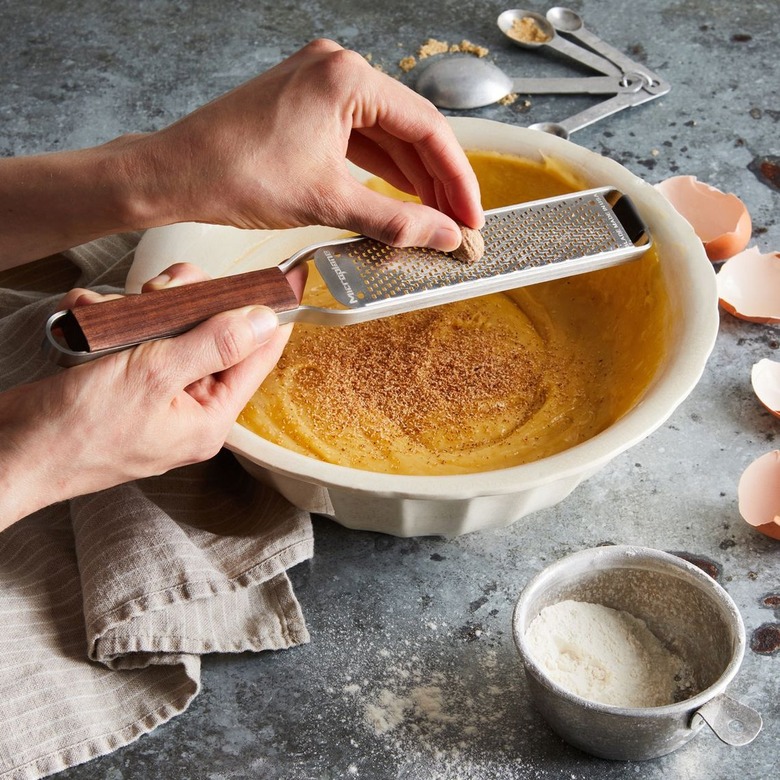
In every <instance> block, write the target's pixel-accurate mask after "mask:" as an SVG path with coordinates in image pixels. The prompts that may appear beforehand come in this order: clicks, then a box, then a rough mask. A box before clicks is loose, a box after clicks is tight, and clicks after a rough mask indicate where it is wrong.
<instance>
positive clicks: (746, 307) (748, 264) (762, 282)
mask: <svg viewBox="0 0 780 780" xmlns="http://www.w3.org/2000/svg"><path fill="white" fill-rule="evenodd" d="M717 280H718V298H719V299H720V304H721V306H723V308H724V309H725V310H726V311H727V312H729V313H730V314H733V315H734V316H735V317H740V318H741V319H743V320H749V321H750V322H780V252H769V253H768V254H761V252H759V251H758V248H757V247H754V246H753V247H750V249H746V250H745V251H744V252H740V253H739V254H738V255H735V256H734V257H732V258H731V259H730V260H728V261H727V262H725V263H724V264H723V266H722V267H721V269H720V271H719V272H718V277H717Z"/></svg>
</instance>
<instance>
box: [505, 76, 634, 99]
mask: <svg viewBox="0 0 780 780" xmlns="http://www.w3.org/2000/svg"><path fill="white" fill-rule="evenodd" d="M634 87H636V90H639V89H641V88H642V82H641V79H638V80H637V82H636V84H635V85H633V86H623V85H621V83H620V81H619V80H618V79H615V78H611V77H610V76H584V77H582V78H516V79H514V80H513V81H512V91H513V92H519V93H520V94H521V95H554V94H559V95H574V94H586V95H614V94H615V93H617V92H623V91H626V90H628V91H631V92H633V91H635V89H634Z"/></svg>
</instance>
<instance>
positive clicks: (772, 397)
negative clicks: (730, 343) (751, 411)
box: [750, 358, 780, 417]
mask: <svg viewBox="0 0 780 780" xmlns="http://www.w3.org/2000/svg"><path fill="white" fill-rule="evenodd" d="M750 381H751V382H752V384H753V390H755V393H756V395H757V396H758V400H759V401H761V403H762V404H763V405H764V406H765V407H766V408H767V409H768V410H769V411H770V412H771V413H772V414H773V415H774V416H775V417H780V363H777V362H776V361H774V360H768V359H767V358H764V359H763V360H759V361H758V363H756V364H755V365H754V366H753V370H752V371H751V372H750Z"/></svg>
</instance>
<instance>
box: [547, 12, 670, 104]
mask: <svg viewBox="0 0 780 780" xmlns="http://www.w3.org/2000/svg"><path fill="white" fill-rule="evenodd" d="M547 21H548V22H549V23H550V24H551V25H552V26H553V27H554V28H555V29H556V30H557V31H558V32H561V33H566V34H567V35H571V36H572V37H573V38H576V39H577V40H578V41H579V42H580V43H583V44H585V46H587V47H589V48H590V49H592V50H593V51H594V52H596V53H598V54H600V55H601V56H602V57H604V58H605V59H608V60H609V61H610V62H612V63H614V64H615V65H617V66H618V67H619V68H621V69H622V70H623V72H624V73H639V74H640V75H641V76H644V77H645V78H646V79H647V82H648V83H646V84H645V89H646V90H647V91H648V92H653V93H654V94H659V95H664V94H666V93H667V92H668V91H669V89H670V86H669V83H668V82H666V81H664V80H663V79H662V78H661V77H660V76H659V75H658V74H656V73H653V71H651V70H650V69H649V68H646V67H645V66H644V65H642V64H640V63H638V62H634V60H632V59H630V58H629V57H627V56H626V55H625V54H623V52H621V51H619V50H618V49H616V48H614V46H610V45H609V44H608V43H606V42H605V41H602V40H601V38H599V37H598V36H597V35H595V34H594V33H592V32H591V31H590V30H588V29H587V28H586V27H585V23H584V22H583V20H582V17H581V16H580V15H579V14H578V13H576V12H575V11H572V10H571V9H570V8H564V7H563V6H555V7H554V8H550V10H549V11H547Z"/></svg>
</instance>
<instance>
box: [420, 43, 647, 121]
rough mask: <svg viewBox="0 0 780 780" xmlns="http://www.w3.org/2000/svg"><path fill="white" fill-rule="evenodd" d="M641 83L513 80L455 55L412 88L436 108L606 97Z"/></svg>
mask: <svg viewBox="0 0 780 780" xmlns="http://www.w3.org/2000/svg"><path fill="white" fill-rule="evenodd" d="M643 83H644V82H643V81H642V79H640V78H639V77H636V78H630V77H628V78H625V79H622V80H618V79H616V78H613V77H611V76H586V77H583V78H516V79H513V78H511V77H510V76H508V75H507V74H506V73H504V71H503V70H501V69H500V68H498V67H497V66H496V65H493V64H492V63H490V62H487V61H486V60H482V59H477V58H476V57H471V56H468V55H466V56H457V55H456V56H451V57H444V58H442V59H440V60H436V61H435V62H432V63H431V64H430V65H427V66H426V67H425V69H424V70H423V71H422V72H421V73H420V75H419V77H418V78H417V82H416V83H415V89H416V90H417V92H419V93H420V94H421V95H422V96H423V97H426V98H428V100H430V101H431V103H433V104H434V105H435V106H438V107H439V108H481V107H482V106H489V105H491V104H492V103H497V102H498V101H499V100H501V99H502V98H505V97H506V96H507V95H511V94H512V93H520V94H523V95H546V94H569V95H571V94H578V93H579V94H586V95H609V94H615V93H618V92H636V91H638V90H640V89H641V88H642V85H643Z"/></svg>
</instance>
